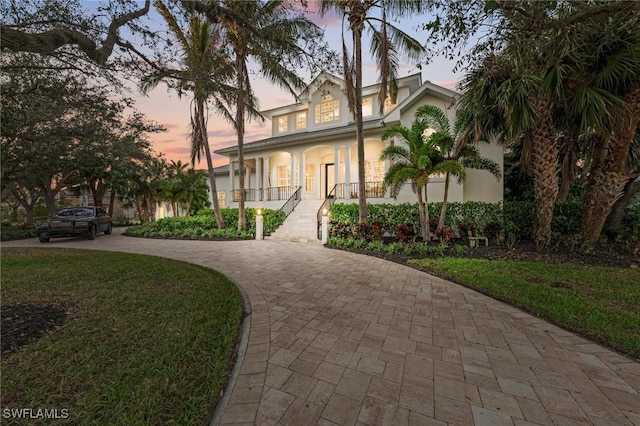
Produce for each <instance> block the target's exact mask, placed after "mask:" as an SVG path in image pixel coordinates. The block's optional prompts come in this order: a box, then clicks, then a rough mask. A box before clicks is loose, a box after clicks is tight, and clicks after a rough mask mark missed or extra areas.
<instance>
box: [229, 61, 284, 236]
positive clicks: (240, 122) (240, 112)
mask: <svg viewBox="0 0 640 426" xmlns="http://www.w3.org/2000/svg"><path fill="white" fill-rule="evenodd" d="M236 55H237V56H236V70H237V72H238V98H237V102H236V121H235V126H236V133H237V135H238V187H239V188H238V189H239V191H240V195H239V197H238V231H244V230H246V228H247V225H246V221H245V213H244V167H245V166H244V109H245V100H246V99H245V90H246V87H245V79H246V74H247V64H246V62H245V57H244V56H243V55H242V54H240V53H239V52H236ZM292 172H293V171H292Z"/></svg>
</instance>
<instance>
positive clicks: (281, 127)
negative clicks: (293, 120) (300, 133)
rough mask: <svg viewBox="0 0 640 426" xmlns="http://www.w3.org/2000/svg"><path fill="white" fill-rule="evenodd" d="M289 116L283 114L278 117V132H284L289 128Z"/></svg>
mask: <svg viewBox="0 0 640 426" xmlns="http://www.w3.org/2000/svg"><path fill="white" fill-rule="evenodd" d="M288 118H289V117H287V116H286V115H283V116H281V117H278V132H279V133H284V132H286V131H287V130H289V120H288Z"/></svg>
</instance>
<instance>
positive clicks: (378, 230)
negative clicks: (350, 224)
mask: <svg viewBox="0 0 640 426" xmlns="http://www.w3.org/2000/svg"><path fill="white" fill-rule="evenodd" d="M382 233H383V232H382V223H381V222H378V221H376V222H374V223H371V224H369V223H366V224H365V223H359V224H358V225H357V226H356V227H355V229H354V230H353V234H354V237H355V238H362V239H365V240H367V241H374V240H382Z"/></svg>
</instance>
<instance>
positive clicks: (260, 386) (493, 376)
mask: <svg viewBox="0 0 640 426" xmlns="http://www.w3.org/2000/svg"><path fill="white" fill-rule="evenodd" d="M3 245H4V246H5V247H7V246H26V245H37V246H45V247H61V248H62V247H69V248H91V249H104V250H117V251H124V252H133V253H146V254H152V255H157V256H163V257H170V258H173V259H180V260H185V261H188V262H192V263H196V264H200V265H204V266H208V267H211V268H214V269H216V270H218V271H221V272H222V273H224V274H226V275H227V276H228V277H229V278H231V279H232V280H234V281H235V282H236V283H237V284H238V285H239V286H240V287H241V288H242V289H243V290H244V291H245V292H246V294H247V295H248V297H249V299H250V302H251V306H250V309H251V315H250V316H249V319H250V323H249V325H248V330H247V332H248V333H247V334H248V335H247V339H245V341H246V346H245V347H244V349H243V350H242V351H241V352H242V353H243V356H241V358H240V362H239V364H238V366H237V372H236V373H237V375H236V377H235V379H234V380H232V388H230V389H228V392H227V393H229V392H230V394H229V395H228V396H229V397H228V400H227V401H225V406H224V407H223V409H222V410H220V412H219V413H218V416H217V419H216V421H218V422H220V423H222V424H259V425H269V424H284V425H311V424H324V425H330V424H338V425H353V424H366V425H374V424H389V425H405V424H411V425H417V424H425V425H436V424H437V425H441V424H447V423H449V424H460V425H467V424H477V425H480V424H482V425H500V424H508V425H510V424H516V425H526V424H545V425H547V424H558V425H577V424H598V425H631V424H635V425H639V424H640V394H639V392H640V364H638V363H636V362H634V361H632V360H630V359H628V358H626V357H624V356H621V355H618V354H616V353H614V352H612V351H609V350H607V349H604V348H602V347H601V346H599V345H597V344H594V343H592V342H590V341H588V340H585V339H583V338H581V337H577V336H576V335H575V334H573V333H570V332H567V331H564V330H562V329H560V328H558V327H555V326H553V325H550V324H549V323H547V322H546V321H543V320H541V319H539V318H536V317H533V316H531V315H528V314H526V313H523V312H521V311H519V310H518V309H515V308H512V307H510V306H508V305H506V304H504V303H501V302H498V301H495V300H493V299H491V298H489V297H486V296H484V295H481V294H479V293H476V292H474V291H471V290H468V289H465V288H463V287H460V286H458V285H456V284H452V283H450V282H447V281H444V280H441V279H439V278H435V277H433V276H431V275H428V274H426V273H423V272H419V271H416V270H413V269H411V268H408V267H405V266H402V265H397V264H394V263H391V262H387V261H384V260H381V259H376V258H369V257H366V256H360V255H356V254H352V253H346V252H341V251H335V250H329V249H325V248H323V247H322V246H320V245H317V244H304V243H286V242H272V241H241V242H199V241H166V240H145V239H138V238H127V237H123V236H121V235H118V233H117V232H116V233H114V235H111V236H98V238H97V239H96V240H95V241H86V240H81V239H63V240H52V242H51V243H49V244H47V245H45V244H39V243H38V242H37V240H35V239H34V240H30V241H20V242H13V243H6V244H3ZM241 355H242V354H241Z"/></svg>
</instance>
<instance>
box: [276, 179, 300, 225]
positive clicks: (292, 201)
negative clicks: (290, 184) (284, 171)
mask: <svg viewBox="0 0 640 426" xmlns="http://www.w3.org/2000/svg"><path fill="white" fill-rule="evenodd" d="M301 193H302V187H301V186H299V187H298V189H296V192H294V193H293V194H292V195H291V197H289V199H288V200H287V202H286V203H284V205H283V206H282V207H280V210H281V211H283V212H284V217H285V219H286V218H287V217H289V215H290V214H291V212H292V211H293V209H295V208H296V206H297V205H298V203H300V200H301V199H302V196H301Z"/></svg>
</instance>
